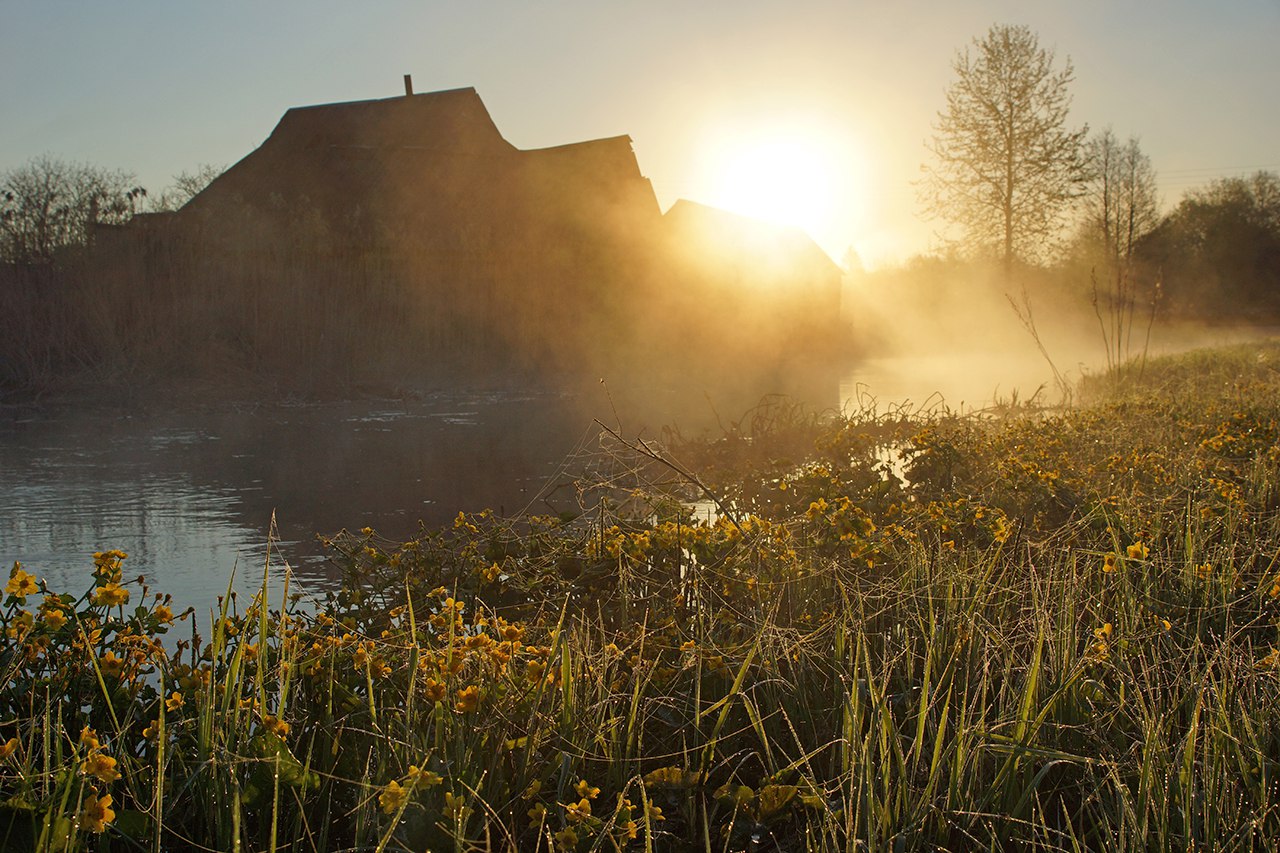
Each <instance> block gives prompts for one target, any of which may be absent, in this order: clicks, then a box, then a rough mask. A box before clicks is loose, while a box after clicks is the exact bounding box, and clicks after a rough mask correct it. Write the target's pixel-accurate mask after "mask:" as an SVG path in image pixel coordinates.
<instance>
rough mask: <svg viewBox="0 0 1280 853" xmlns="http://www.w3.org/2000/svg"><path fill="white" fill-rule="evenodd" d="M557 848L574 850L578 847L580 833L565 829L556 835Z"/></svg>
mask: <svg viewBox="0 0 1280 853" xmlns="http://www.w3.org/2000/svg"><path fill="white" fill-rule="evenodd" d="M555 837H556V846H557V847H559V848H560V849H561V850H572V849H573V848H575V847H577V846H578V833H576V832H574V831H573V830H572V829H571V828H569V827H565V828H564V829H562V830H560V831H559V832H557V833H556V836H555Z"/></svg>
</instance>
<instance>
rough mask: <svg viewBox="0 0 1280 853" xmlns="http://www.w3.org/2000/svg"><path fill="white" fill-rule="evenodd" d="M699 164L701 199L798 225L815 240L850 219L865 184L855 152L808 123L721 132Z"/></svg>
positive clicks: (840, 226)
mask: <svg viewBox="0 0 1280 853" xmlns="http://www.w3.org/2000/svg"><path fill="white" fill-rule="evenodd" d="M704 164H705V168H706V172H705V174H706V180H707V190H706V194H707V198H706V199H705V200H706V203H707V204H710V205H713V206H715V207H720V208H723V209H724V210H728V211H732V212H734V213H739V214H742V215H744V216H750V217H752V218H755V219H762V220H765V221H768V222H774V223H777V224H780V225H791V226H795V227H798V228H801V229H803V230H805V231H806V232H808V233H809V235H810V236H812V237H814V238H815V239H817V240H819V241H820V242H822V241H824V239H829V238H830V237H832V236H833V235H834V234H835V233H836V232H838V231H841V230H844V229H846V228H848V227H849V226H850V225H851V224H852V223H851V222H850V221H849V220H850V219H854V218H857V217H856V216H853V215H852V214H853V213H854V208H855V207H856V206H857V205H859V204H860V202H861V199H860V198H858V195H859V191H860V190H861V189H864V188H865V185H864V186H862V187H860V186H859V184H860V183H861V181H860V180H859V179H860V178H861V175H859V174H858V173H859V172H860V171H861V170H860V168H859V166H860V153H859V152H858V151H856V150H853V149H852V147H851V146H845V145H841V144H838V143H837V142H836V136H835V135H834V134H831V133H830V132H826V131H822V130H816V129H812V128H803V127H798V126H791V127H786V128H780V129H769V130H763V131H757V132H748V133H734V134H726V135H724V136H722V137H720V138H718V139H717V140H715V141H714V142H713V143H712V144H710V145H708V149H707V152H706V154H705V155H704ZM854 236H855V235H853V234H848V235H846V237H845V239H846V240H852V238H853V237H854Z"/></svg>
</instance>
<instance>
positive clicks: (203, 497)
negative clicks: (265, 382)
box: [0, 380, 836, 610]
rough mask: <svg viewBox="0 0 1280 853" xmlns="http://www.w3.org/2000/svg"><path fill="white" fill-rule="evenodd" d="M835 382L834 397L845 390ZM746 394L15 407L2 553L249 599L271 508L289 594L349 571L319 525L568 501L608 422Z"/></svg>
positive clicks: (198, 602)
mask: <svg viewBox="0 0 1280 853" xmlns="http://www.w3.org/2000/svg"><path fill="white" fill-rule="evenodd" d="M835 384H836V383H835V382H834V380H832V381H831V382H830V383H829V386H830V389H831V394H830V396H831V398H832V399H831V400H829V401H826V400H824V401H822V402H823V404H825V405H828V406H831V405H833V404H834V388H835ZM824 387H826V386H825V385H824ZM744 399H746V398H739V399H737V400H734V401H726V400H723V399H721V400H720V401H719V404H718V405H713V404H712V403H711V402H710V401H709V400H708V399H707V398H706V397H705V395H702V394H700V393H699V394H693V395H688V396H686V397H683V398H678V397H676V396H674V395H669V394H666V395H664V394H650V395H645V396H640V397H635V398H633V399H619V398H617V397H611V396H609V395H608V394H607V393H606V391H605V390H604V389H603V388H597V389H593V390H591V391H587V392H580V393H577V394H573V395H568V394H566V395H549V394H547V395H533V394H528V395H516V394H472V395H448V394H441V395H435V396H432V397H429V398H427V399H424V400H412V401H405V402H399V401H394V402H388V401H374V402H370V401H360V402H349V401H348V402H328V403H308V404H305V405H288V404H253V405H241V406H220V407H216V408H215V407H207V408H204V407H202V408H199V409H198V410H189V411H182V410H178V411H171V410H166V409H161V408H157V407H152V408H151V409H139V408H137V407H132V406H131V407H128V408H125V407H110V406H94V407H85V406H45V407H5V408H0V561H3V563H0V565H5V566H8V565H11V564H12V562H13V561H14V560H21V561H22V563H23V564H24V565H25V566H26V567H27V568H28V569H29V570H30V571H32V572H34V573H35V574H36V575H37V576H39V577H42V578H45V579H47V580H48V581H49V585H50V588H51V589H54V590H57V591H63V592H76V593H78V592H80V591H83V590H84V589H86V588H87V586H88V584H89V582H90V575H89V573H90V571H91V570H92V564H93V563H92V558H91V556H90V555H91V554H92V553H93V552H94V551H98V550H104V549H109V548H119V549H121V550H123V551H126V552H127V553H128V554H129V559H128V560H127V561H126V562H125V564H124V565H125V567H126V574H127V575H129V576H131V577H132V576H136V575H138V574H141V575H144V576H145V577H146V578H147V579H148V580H149V581H151V582H152V585H153V587H154V588H156V589H159V590H161V591H163V592H168V593H172V594H173V595H174V597H175V601H176V603H177V604H178V606H181V607H185V606H186V605H195V606H197V607H199V608H200V609H201V610H204V609H207V608H211V607H213V606H214V605H215V603H216V600H217V596H219V595H221V594H222V593H224V592H225V591H226V589H227V585H228V581H229V579H230V577H231V573H232V570H233V569H235V572H236V582H235V588H236V589H237V590H238V592H239V594H240V595H244V594H246V593H250V592H252V591H255V590H256V589H257V588H258V587H259V585H260V583H261V579H262V575H263V567H264V563H265V562H266V559H267V554H266V546H267V539H268V530H269V528H270V524H271V519H272V516H273V513H274V515H275V518H276V522H277V530H278V536H279V542H278V544H277V545H276V547H275V548H273V553H272V556H271V565H272V566H273V571H272V584H271V587H272V596H273V600H274V601H277V602H278V601H279V600H280V593H281V582H282V577H283V575H282V572H280V571H277V570H276V569H279V568H282V567H283V566H284V565H285V564H286V563H287V564H288V565H289V566H290V567H291V568H292V569H293V571H294V577H295V579H294V580H292V581H291V584H292V586H291V590H300V591H303V592H304V593H306V594H309V595H311V596H319V595H322V594H323V592H324V591H325V590H327V589H331V588H332V587H333V583H334V580H335V578H334V576H333V572H332V568H331V567H330V566H329V565H327V564H326V562H325V560H324V555H323V551H322V549H321V547H320V545H319V543H318V541H317V539H316V533H317V532H320V533H333V532H336V531H337V530H340V529H342V528H348V529H356V528H360V527H365V526H368V527H372V528H374V529H376V530H377V531H378V532H379V533H380V534H382V535H385V536H387V537H389V538H392V539H405V538H409V537H410V536H412V535H414V534H415V533H416V531H417V529H418V524H419V520H421V521H422V522H423V523H425V524H426V525H427V526H428V527H438V526H441V525H445V524H448V523H449V522H450V521H451V520H452V519H453V517H454V516H455V515H456V514H457V513H458V511H459V510H463V509H465V510H479V509H482V508H485V507H492V508H493V509H495V510H498V511H499V512H505V513H519V512H522V511H524V510H526V509H527V510H528V511H532V512H556V511H559V510H561V509H571V508H572V504H571V503H570V501H571V498H572V494H571V490H560V491H558V492H557V491H552V490H550V489H549V488H548V487H549V485H553V484H554V482H555V481H556V479H557V476H558V475H561V476H563V475H564V469H565V468H566V467H568V468H572V467H573V460H574V458H575V454H578V453H580V452H587V451H589V450H591V449H593V448H595V447H598V446H599V441H598V435H599V432H600V429H599V427H598V426H597V425H596V424H595V423H594V419H595V418H597V417H598V418H600V420H601V421H603V422H607V423H610V424H611V425H615V426H619V425H620V426H621V428H622V432H623V433H624V434H625V435H628V436H635V435H637V434H639V435H643V436H644V437H646V438H653V437H656V436H657V434H658V431H659V429H660V428H661V427H662V426H664V425H670V424H676V425H678V426H679V427H680V429H681V431H682V432H683V433H684V434H686V435H688V434H692V433H695V432H698V431H701V430H702V429H704V428H715V425H716V424H717V422H719V421H720V420H721V419H722V418H723V419H724V420H725V421H726V422H727V421H729V420H732V419H733V418H734V417H735V416H736V415H739V414H741V412H742V411H744V410H745V408H746V406H747V404H745V403H744V402H743V400H744ZM751 399H753V400H754V399H758V395H757V396H756V397H754V398H751ZM277 550H278V553H276V551H277Z"/></svg>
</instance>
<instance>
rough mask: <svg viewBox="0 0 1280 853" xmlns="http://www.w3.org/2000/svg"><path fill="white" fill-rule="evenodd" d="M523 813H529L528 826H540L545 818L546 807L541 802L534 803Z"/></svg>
mask: <svg viewBox="0 0 1280 853" xmlns="http://www.w3.org/2000/svg"><path fill="white" fill-rule="evenodd" d="M525 814H527V815H529V826H541V825H542V824H543V823H545V822H546V819H547V807H546V806H544V805H543V804H542V803H534V804H533V806H532V807H531V808H530V809H529V811H527V812H525Z"/></svg>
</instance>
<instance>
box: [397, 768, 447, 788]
mask: <svg viewBox="0 0 1280 853" xmlns="http://www.w3.org/2000/svg"><path fill="white" fill-rule="evenodd" d="M405 781H406V782H408V783H409V787H411V788H433V787H435V786H436V785H439V784H440V782H441V781H442V779H441V778H440V774H439V773H436V772H435V771H434V770H421V769H419V768H418V767H417V766H416V765H414V764H410V765H409V772H408V773H407V774H406V776H405Z"/></svg>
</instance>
